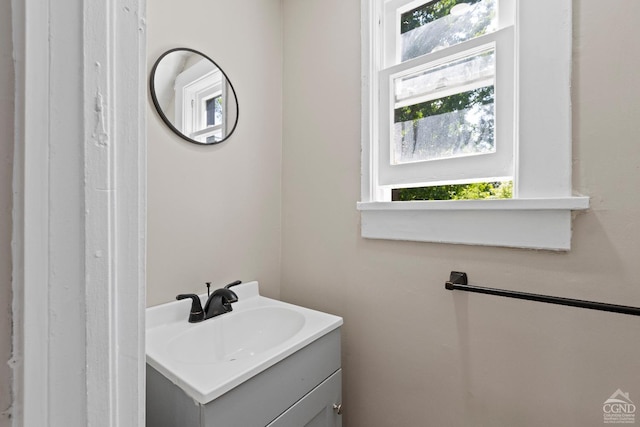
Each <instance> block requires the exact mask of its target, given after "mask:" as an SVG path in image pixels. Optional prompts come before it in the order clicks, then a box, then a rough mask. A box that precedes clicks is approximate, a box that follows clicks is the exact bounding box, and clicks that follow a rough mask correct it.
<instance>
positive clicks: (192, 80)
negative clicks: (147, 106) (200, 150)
mask: <svg viewBox="0 0 640 427" xmlns="http://www.w3.org/2000/svg"><path fill="white" fill-rule="evenodd" d="M187 64H188V61H187ZM227 86H228V85H227V82H226V79H225V78H224V74H223V73H222V72H221V71H220V70H219V69H218V68H217V67H216V66H215V65H214V64H212V63H211V62H210V61H208V60H204V59H203V60H200V61H198V62H195V63H194V64H193V65H191V66H187V67H185V70H184V71H182V72H181V73H180V74H179V75H178V76H177V78H176V84H175V94H176V97H175V99H176V103H175V118H176V127H177V128H178V129H179V130H180V131H181V132H182V133H183V134H185V135H187V136H188V137H189V138H191V139H194V140H196V141H198V142H207V143H212V142H217V141H220V140H222V138H223V135H226V118H225V117H224V116H225V114H224V112H225V111H226V99H227V96H226V95H227Z"/></svg>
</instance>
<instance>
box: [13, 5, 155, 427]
mask: <svg viewBox="0 0 640 427" xmlns="http://www.w3.org/2000/svg"><path fill="white" fill-rule="evenodd" d="M145 13H146V0H56V1H43V0H12V15H13V21H12V23H13V42H14V55H15V64H16V73H15V74H16V96H15V104H16V111H15V114H16V118H15V120H16V126H15V129H16V130H15V133H16V137H15V158H14V184H13V185H14V212H13V242H12V252H13V293H14V301H13V319H14V333H13V336H14V338H13V347H14V357H13V359H12V364H13V366H14V381H13V394H14V405H13V414H12V415H13V416H12V418H13V425H14V426H26V427H30V426H58V425H60V426H62V425H64V426H69V427H75V426H79V427H80V426H83V427H84V426H143V425H144V406H145V405H144V394H145V393H144V386H145V383H144V381H145V378H144V373H145V369H144V368H145V352H144V309H145V252H146V246H145V242H146V122H145V112H146V89H145V88H146V28H145Z"/></svg>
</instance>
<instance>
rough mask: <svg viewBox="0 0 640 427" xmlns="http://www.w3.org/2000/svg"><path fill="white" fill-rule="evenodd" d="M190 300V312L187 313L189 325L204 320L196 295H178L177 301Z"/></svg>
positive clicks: (198, 298)
mask: <svg viewBox="0 0 640 427" xmlns="http://www.w3.org/2000/svg"><path fill="white" fill-rule="evenodd" d="M187 298H191V311H190V312H189V323H197V322H201V321H203V320H204V311H203V310H202V304H201V303H200V297H199V296H198V295H196V294H180V295H177V296H176V299H177V300H182V299H187Z"/></svg>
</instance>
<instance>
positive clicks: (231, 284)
mask: <svg viewBox="0 0 640 427" xmlns="http://www.w3.org/2000/svg"><path fill="white" fill-rule="evenodd" d="M241 283H242V280H236V281H235V282H231V283H229V284H228V285H226V286H225V287H224V288H225V289H229V288H230V287H232V286H237V285H240V284H241Z"/></svg>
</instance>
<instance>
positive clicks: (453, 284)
mask: <svg viewBox="0 0 640 427" xmlns="http://www.w3.org/2000/svg"><path fill="white" fill-rule="evenodd" d="M444 287H445V288H446V289H448V290H450V291H454V290H455V291H467V292H476V293H480V294H487V295H497V296H501V297H508V298H518V299H524V300H529V301H538V302H546V303H549V304H560V305H568V306H571V307H581V308H589V309H591V310H600V311H610V312H613V313H622V314H630V315H632V316H640V308H639V307H630V306H627V305H617V304H607V303H604V302H595V301H584V300H580V299H573V298H562V297H553V296H550V295H539V294H530V293H527V292H518V291H508V290H504V289H494V288H485V287H483V286H475V285H469V284H468V283H467V273H464V272H461V271H452V272H451V276H450V277H449V281H447V282H446V283H445V284H444Z"/></svg>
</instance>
